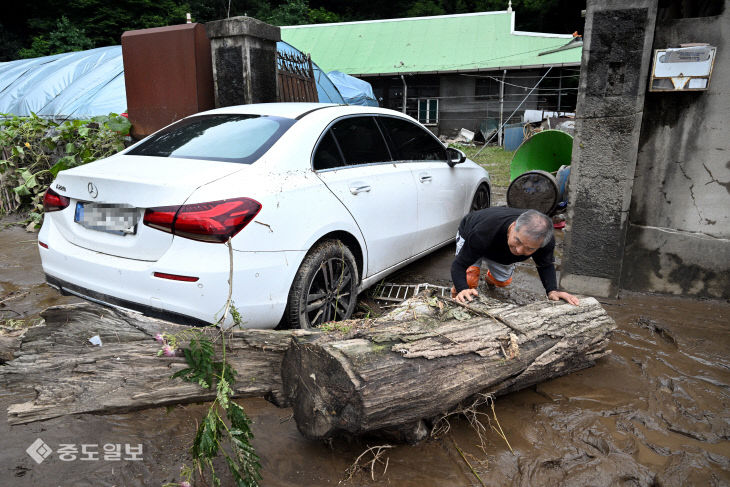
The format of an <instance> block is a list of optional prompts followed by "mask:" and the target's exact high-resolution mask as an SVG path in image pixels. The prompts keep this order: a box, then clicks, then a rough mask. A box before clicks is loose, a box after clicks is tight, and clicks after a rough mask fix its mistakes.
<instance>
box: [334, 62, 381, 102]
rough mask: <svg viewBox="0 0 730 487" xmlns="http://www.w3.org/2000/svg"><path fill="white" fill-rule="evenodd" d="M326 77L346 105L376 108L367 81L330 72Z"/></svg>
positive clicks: (373, 96) (371, 89)
mask: <svg viewBox="0 0 730 487" xmlns="http://www.w3.org/2000/svg"><path fill="white" fill-rule="evenodd" d="M327 77H328V78H329V79H330V80H332V82H333V83H334V84H335V86H336V87H337V89H338V90H339V92H340V94H342V97H343V98H344V99H345V103H347V104H348V105H365V106H370V107H377V106H378V100H377V99H376V98H375V94H374V93H373V87H372V86H370V83H368V82H367V81H364V80H361V79H358V78H355V77H354V76H350V75H349V74H345V73H342V72H340V71H330V72H329V73H327Z"/></svg>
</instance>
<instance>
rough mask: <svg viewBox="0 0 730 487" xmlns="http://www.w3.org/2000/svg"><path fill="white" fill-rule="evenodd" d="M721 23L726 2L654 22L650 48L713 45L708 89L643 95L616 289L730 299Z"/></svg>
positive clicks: (728, 133)
mask: <svg viewBox="0 0 730 487" xmlns="http://www.w3.org/2000/svg"><path fill="white" fill-rule="evenodd" d="M729 25H730V9H728V8H725V11H724V12H723V13H722V14H721V15H718V16H713V17H699V18H684V19H676V20H670V21H666V22H661V21H660V22H658V23H657V26H656V28H655V34H654V49H661V48H665V47H675V46H678V45H679V44H681V43H687V42H707V43H709V44H710V45H713V46H716V47H717V48H718V50H717V57H716V59H715V64H714V69H713V72H712V79H711V82H710V88H709V90H708V91H706V92H693V93H648V94H647V96H646V99H645V103H644V118H643V124H642V129H641V137H640V141H639V152H638V157H637V163H636V178H635V181H634V186H633V198H632V201H631V210H630V215H629V221H630V223H629V228H628V235H627V239H626V250H625V254H624V266H623V273H622V276H621V287H623V288H626V289H633V290H650V291H658V292H664V293H674V294H688V295H697V296H707V297H722V298H730V50H728V45H727V41H726V40H725V39H726V37H723V35H724V36H727V27H728V26H729ZM723 29H725V32H724V33H723Z"/></svg>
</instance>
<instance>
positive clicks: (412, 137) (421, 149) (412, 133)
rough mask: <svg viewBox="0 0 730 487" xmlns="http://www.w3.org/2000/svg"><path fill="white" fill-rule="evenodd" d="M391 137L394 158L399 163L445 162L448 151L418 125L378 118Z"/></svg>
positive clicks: (405, 121)
mask: <svg viewBox="0 0 730 487" xmlns="http://www.w3.org/2000/svg"><path fill="white" fill-rule="evenodd" d="M378 121H379V122H381V124H382V125H383V127H384V128H385V131H386V133H387V134H388V135H390V140H391V143H392V147H393V150H394V152H395V154H394V156H395V158H396V159H397V160H399V161H445V160H446V149H444V146H443V145H441V144H440V143H439V142H438V141H437V140H436V139H435V138H434V137H433V135H431V133H430V132H429V131H428V130H426V129H424V128H422V127H419V126H418V125H416V124H415V123H412V122H409V121H408V120H403V119H400V118H394V117H378Z"/></svg>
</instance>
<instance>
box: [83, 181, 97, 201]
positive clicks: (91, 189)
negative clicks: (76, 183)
mask: <svg viewBox="0 0 730 487" xmlns="http://www.w3.org/2000/svg"><path fill="white" fill-rule="evenodd" d="M86 189H88V190H89V194H90V195H91V197H92V198H96V197H97V196H99V190H98V189H96V186H94V183H89V185H88V186H87V187H86Z"/></svg>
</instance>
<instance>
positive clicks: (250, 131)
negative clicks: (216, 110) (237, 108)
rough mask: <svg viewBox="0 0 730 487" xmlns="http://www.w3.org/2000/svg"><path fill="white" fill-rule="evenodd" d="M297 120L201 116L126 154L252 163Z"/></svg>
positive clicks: (180, 124) (162, 133) (181, 123)
mask: <svg viewBox="0 0 730 487" xmlns="http://www.w3.org/2000/svg"><path fill="white" fill-rule="evenodd" d="M294 122H296V120H293V119H290V118H282V117H269V116H260V115H233V114H220V115H201V116H199V117H191V118H186V119H183V120H180V121H179V122H177V123H176V124H174V125H171V126H169V127H167V128H166V129H163V130H161V131H160V132H157V133H156V134H154V135H151V136H150V137H148V138H147V139H145V140H143V141H142V142H141V143H140V144H139V145H137V146H136V147H134V148H133V149H132V150H130V151H129V152H127V154H130V155H135V156H156V157H181V158H184V159H207V160H213V161H226V162H238V163H241V164H251V163H253V162H255V161H257V160H258V159H259V158H260V157H261V156H262V155H263V154H264V153H265V152H266V151H267V150H269V148H271V146H272V145H274V143H275V142H276V141H277V140H279V138H280V137H281V136H282V134H284V132H286V131H287V130H288V129H289V127H291V126H292V125H293V124H294Z"/></svg>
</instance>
